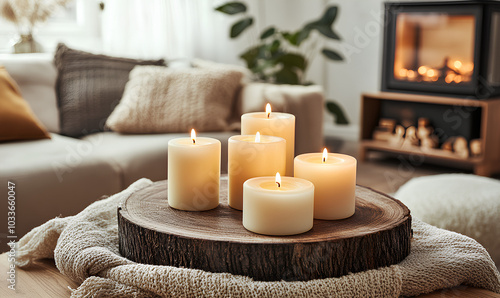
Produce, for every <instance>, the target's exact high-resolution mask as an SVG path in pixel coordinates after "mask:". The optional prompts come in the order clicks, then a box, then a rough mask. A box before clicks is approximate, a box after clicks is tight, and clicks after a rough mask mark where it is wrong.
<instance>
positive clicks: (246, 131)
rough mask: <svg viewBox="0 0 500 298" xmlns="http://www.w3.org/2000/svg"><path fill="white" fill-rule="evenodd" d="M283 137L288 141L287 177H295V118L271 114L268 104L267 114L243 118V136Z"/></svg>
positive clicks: (245, 115)
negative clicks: (258, 133) (258, 134)
mask: <svg viewBox="0 0 500 298" xmlns="http://www.w3.org/2000/svg"><path fill="white" fill-rule="evenodd" d="M258 131H260V133H261V134H262V135H269V136H276V137H281V138H283V139H285V140H286V171H285V175H286V176H293V158H294V156H295V116H294V115H292V114H288V113H275V112H271V106H270V105H269V104H268V105H267V107H266V112H256V113H246V114H243V115H242V116H241V134H242V135H255V134H256V133H257V132H258Z"/></svg>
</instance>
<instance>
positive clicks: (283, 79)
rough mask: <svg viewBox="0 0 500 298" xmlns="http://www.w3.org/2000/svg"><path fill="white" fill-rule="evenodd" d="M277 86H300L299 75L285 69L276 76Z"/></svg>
mask: <svg viewBox="0 0 500 298" xmlns="http://www.w3.org/2000/svg"><path fill="white" fill-rule="evenodd" d="M275 77H276V83H277V84H290V85H298V84H299V75H298V74H297V73H296V72H295V71H293V70H292V69H290V68H288V67H283V68H282V69H281V70H280V71H278V72H277V73H276V74H275Z"/></svg>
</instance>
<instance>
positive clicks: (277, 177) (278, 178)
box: [275, 172, 281, 188]
mask: <svg viewBox="0 0 500 298" xmlns="http://www.w3.org/2000/svg"><path fill="white" fill-rule="evenodd" d="M275 181H276V184H277V185H278V188H279V187H281V176H280V173H279V172H277V173H276V180H275Z"/></svg>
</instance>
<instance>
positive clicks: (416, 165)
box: [325, 138, 500, 194]
mask: <svg viewBox="0 0 500 298" xmlns="http://www.w3.org/2000/svg"><path fill="white" fill-rule="evenodd" d="M325 145H326V147H327V148H328V151H329V152H337V153H343V154H349V155H352V156H354V157H356V158H359V142H355V141H342V140H338V139H334V138H326V139H325ZM449 173H467V174H472V170H467V169H459V168H449V167H443V166H439V165H434V164H429V163H425V161H424V162H423V163H422V160H421V159H419V158H418V157H414V158H413V159H409V158H406V157H404V156H398V155H388V154H385V153H378V152H371V153H370V154H369V159H368V160H367V161H365V162H358V169H357V183H358V184H359V185H363V186H368V187H371V188H373V189H376V190H378V191H381V192H384V193H387V194H394V193H395V192H396V191H397V190H398V188H399V187H400V186H401V185H403V184H405V183H406V182H407V181H408V180H410V179H411V178H414V177H420V176H428V175H437V174H449ZM493 178H495V179H500V175H495V176H494V177H493Z"/></svg>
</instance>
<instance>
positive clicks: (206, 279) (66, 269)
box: [17, 179, 500, 297]
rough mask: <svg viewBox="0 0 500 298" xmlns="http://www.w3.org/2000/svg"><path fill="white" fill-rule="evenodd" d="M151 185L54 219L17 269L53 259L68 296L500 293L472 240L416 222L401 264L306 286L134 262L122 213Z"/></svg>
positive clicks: (23, 252) (37, 232)
mask: <svg viewBox="0 0 500 298" xmlns="http://www.w3.org/2000/svg"><path fill="white" fill-rule="evenodd" d="M151 184H152V182H151V181H150V180H147V179H140V180H138V181H136V182H135V183H134V184H132V185H131V186H130V187H129V188H127V189H126V190H124V191H122V192H120V193H118V194H116V195H113V196H111V197H109V198H106V199H103V200H100V201H97V202H95V203H93V204H91V205H90V206H88V207H87V208H86V209H85V210H83V211H82V212H80V213H79V214H77V215H75V216H69V217H65V218H54V219H52V220H50V221H48V222H46V223H45V224H43V225H41V226H39V227H37V228H35V229H33V230H32V231H31V232H29V233H28V234H26V235H25V236H24V237H23V238H22V239H21V240H20V241H19V243H18V258H17V262H18V266H20V267H28V266H29V265H30V264H31V263H32V262H33V261H35V260H36V259H41V258H54V260H55V263H56V266H57V268H58V269H59V271H60V272H61V273H62V274H64V275H66V276H68V277H69V278H71V279H72V280H74V281H76V282H79V283H81V284H80V286H79V287H78V288H77V289H73V290H72V295H71V297H101V296H105V297H184V296H238V297H249V296H253V297H271V296H281V297H306V296H307V297H309V296H330V297H381V296H383V297H398V296H402V295H403V296H414V295H419V294H423V293H429V292H432V291H434V290H437V289H441V288H449V287H454V286H458V285H460V284H464V285H467V286H472V287H478V288H485V289H488V290H490V291H493V292H496V293H500V274H499V273H498V271H497V269H496V267H495V264H494V263H493V261H492V260H491V258H490V256H489V255H488V253H487V252H486V250H485V249H484V248H483V247H482V246H481V245H480V244H478V243H477V242H476V241H475V240H473V239H471V238H469V237H466V236H463V235H460V234H457V233H454V232H450V231H446V230H442V229H438V228H436V227H433V226H431V225H428V224H426V223H424V222H422V221H420V220H418V219H415V218H413V226H412V228H413V240H412V243H411V245H412V246H411V253H410V255H409V256H408V257H407V258H406V259H405V260H403V261H402V262H401V263H399V264H397V265H393V266H390V267H384V268H379V269H376V270H368V271H364V272H359V273H355V274H348V275H346V276H343V277H339V278H325V279H318V280H311V281H305V282H286V281H275V282H261V281H253V280H252V279H251V278H249V277H245V276H237V275H232V274H229V273H210V272H204V271H201V270H195V269H187V268H177V267H171V266H154V265H145V264H138V263H135V262H132V261H130V260H128V259H126V258H124V257H122V256H121V255H120V253H119V250H118V223H117V207H118V206H119V204H120V202H122V201H123V200H125V199H126V198H128V197H129V196H130V195H131V194H133V193H134V192H136V191H138V190H140V189H143V188H145V187H148V186H149V185H151Z"/></svg>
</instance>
